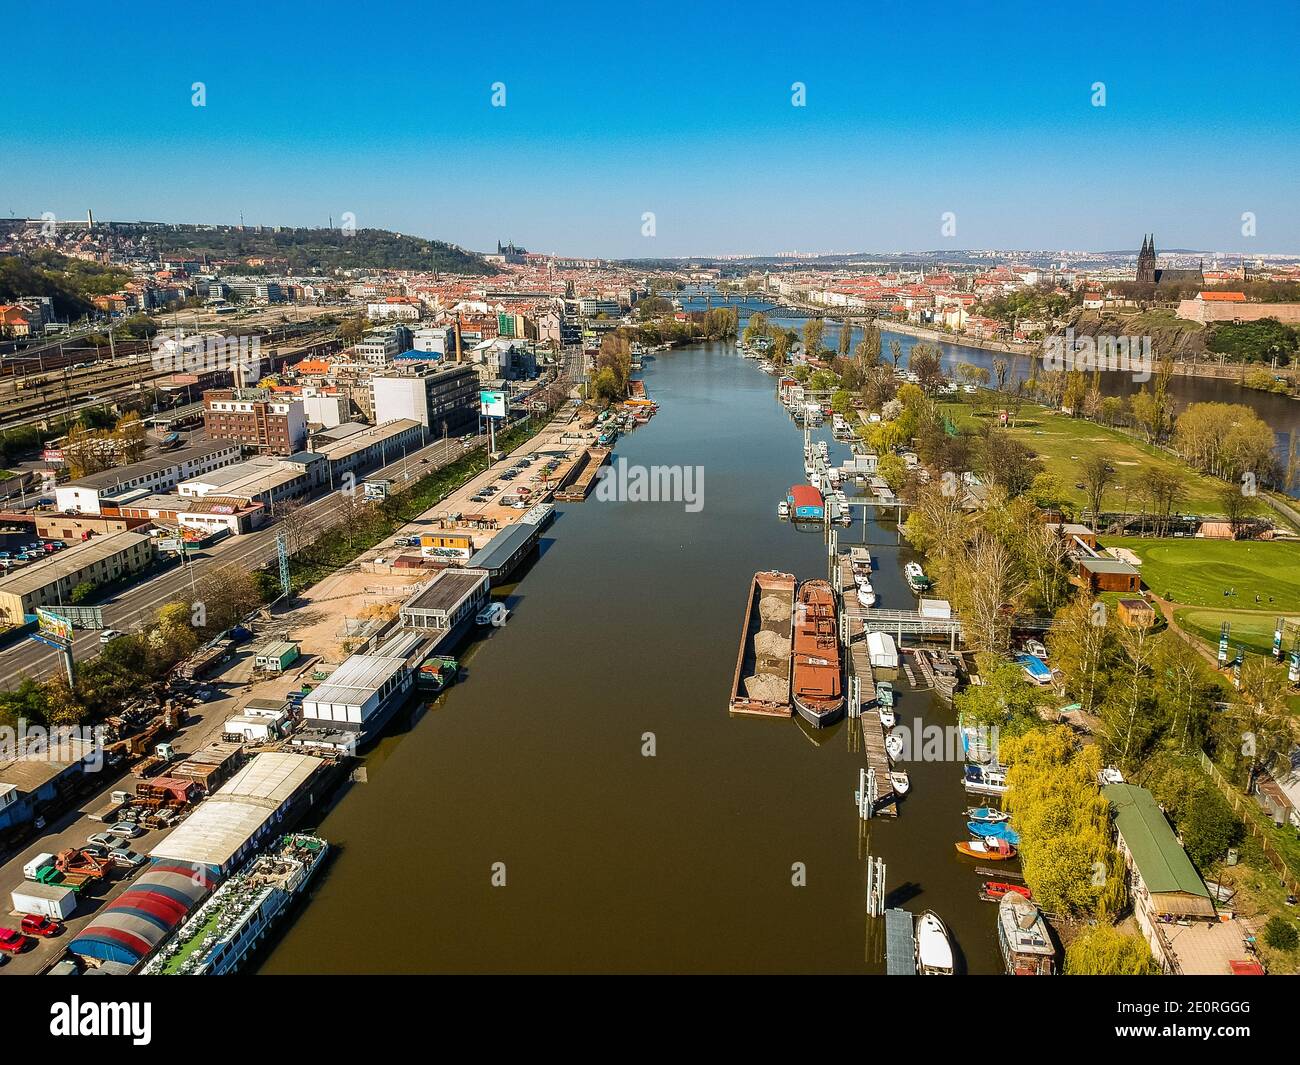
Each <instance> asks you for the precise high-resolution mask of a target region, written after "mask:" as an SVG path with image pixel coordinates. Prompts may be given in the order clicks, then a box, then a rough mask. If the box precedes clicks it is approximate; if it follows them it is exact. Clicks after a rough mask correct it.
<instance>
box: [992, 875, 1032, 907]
mask: <svg viewBox="0 0 1300 1065" xmlns="http://www.w3.org/2000/svg"><path fill="white" fill-rule="evenodd" d="M1011 891H1014V892H1015V893H1016V894H1018V895H1023V896H1024V897H1025V898H1027V899H1032V898H1033V897H1034V893H1033V892H1032V891H1030V890H1029V888H1027V887H1025V885H1024V884H1009V883H1007V882H1006V881H1005V880H985V881H984V883H982V884H980V898H981V899H982V900H983V901H985V902H1001V901H1002V896H1003V895H1005V894H1007V893H1008V892H1011Z"/></svg>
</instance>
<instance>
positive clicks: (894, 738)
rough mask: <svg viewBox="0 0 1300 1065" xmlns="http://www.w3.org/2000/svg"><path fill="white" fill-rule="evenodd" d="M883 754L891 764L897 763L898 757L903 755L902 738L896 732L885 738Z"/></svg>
mask: <svg viewBox="0 0 1300 1065" xmlns="http://www.w3.org/2000/svg"><path fill="white" fill-rule="evenodd" d="M885 753H886V754H887V755H889V760H890V761H891V762H896V761H898V758H899V756H900V755H901V754H902V753H903V737H902V736H900V735H899V734H898V733H897V732H891V733H889V735H888V736H886V737H885Z"/></svg>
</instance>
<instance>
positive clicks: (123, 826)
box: [109, 821, 144, 839]
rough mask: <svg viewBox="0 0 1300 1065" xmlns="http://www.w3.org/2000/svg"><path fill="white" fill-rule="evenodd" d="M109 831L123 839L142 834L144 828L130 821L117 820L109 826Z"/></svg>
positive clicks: (133, 837)
mask: <svg viewBox="0 0 1300 1065" xmlns="http://www.w3.org/2000/svg"><path fill="white" fill-rule="evenodd" d="M109 831H110V832H111V833H113V835H115V836H121V837H122V838H123V839H135V837H136V836H143V835H144V829H143V828H141V827H140V826H139V825H133V824H132V823H131V822H130V821H119V822H118V823H117V824H115V825H112V826H110V827H109Z"/></svg>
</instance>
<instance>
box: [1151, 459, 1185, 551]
mask: <svg viewBox="0 0 1300 1065" xmlns="http://www.w3.org/2000/svg"><path fill="white" fill-rule="evenodd" d="M1142 479H1143V485H1144V487H1145V490H1146V495H1147V499H1148V500H1149V502H1150V504H1151V513H1152V515H1153V517H1154V518H1155V530H1154V531H1155V534H1156V535H1157V536H1166V535H1168V533H1169V522H1170V519H1171V518H1172V517H1173V513H1174V511H1175V510H1177V509H1178V504H1179V503H1180V502H1181V501H1182V497H1183V479H1182V478H1181V477H1180V476H1179V475H1178V474H1176V473H1175V472H1174V471H1173V470H1170V469H1166V468H1165V467H1163V466H1148V467H1147V468H1146V469H1145V470H1144V471H1143V473H1142Z"/></svg>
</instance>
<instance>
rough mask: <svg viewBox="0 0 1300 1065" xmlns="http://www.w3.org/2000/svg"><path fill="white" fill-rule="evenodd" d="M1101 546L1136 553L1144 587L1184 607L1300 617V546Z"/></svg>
mask: <svg viewBox="0 0 1300 1065" xmlns="http://www.w3.org/2000/svg"><path fill="white" fill-rule="evenodd" d="M1100 543H1101V546H1103V547H1107V548H1112V547H1124V548H1128V549H1129V550H1130V551H1132V552H1134V553H1135V554H1136V555H1137V556H1138V558H1140V559H1141V560H1142V580H1143V583H1145V584H1146V586H1147V587H1148V588H1150V589H1151V591H1153V592H1154V593H1155V594H1156V595H1158V596H1160V597H1161V598H1164V599H1169V600H1171V601H1172V602H1175V603H1178V604H1179V605H1181V606H1192V607H1212V608H1215V609H1217V610H1262V611H1266V612H1270V613H1271V614H1272V615H1273V616H1276V615H1277V614H1295V613H1300V543H1297V542H1292V541H1268V540H1197V539H1192V538H1181V537H1180V538H1169V539H1150V538H1146V539H1144V538H1141V537H1136V536H1102V537H1101V538H1100ZM1215 633H1216V639H1217V633H1218V626H1217V624H1216V625H1215ZM1269 634H1270V640H1271V638H1272V628H1271V619H1270V629H1269Z"/></svg>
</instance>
